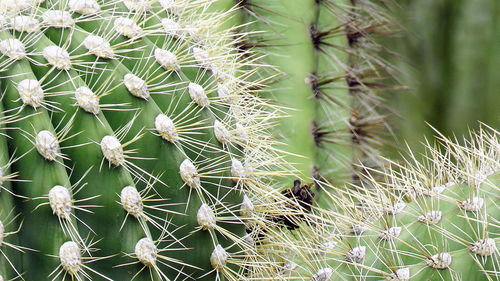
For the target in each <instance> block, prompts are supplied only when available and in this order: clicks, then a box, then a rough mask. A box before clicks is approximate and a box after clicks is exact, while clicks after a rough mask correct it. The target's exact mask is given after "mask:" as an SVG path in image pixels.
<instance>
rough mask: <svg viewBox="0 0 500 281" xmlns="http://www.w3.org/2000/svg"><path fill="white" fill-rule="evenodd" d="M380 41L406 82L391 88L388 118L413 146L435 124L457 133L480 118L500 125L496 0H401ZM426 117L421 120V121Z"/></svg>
mask: <svg viewBox="0 0 500 281" xmlns="http://www.w3.org/2000/svg"><path fill="white" fill-rule="evenodd" d="M397 3H398V4H399V5H400V7H398V9H395V10H396V11H397V17H396V18H397V19H398V20H399V22H398V24H399V26H398V27H397V28H399V29H401V32H398V33H397V34H396V35H395V36H394V38H391V39H390V40H388V41H387V42H385V43H384V44H385V46H386V47H387V48H388V49H391V50H393V51H395V52H396V53H397V54H398V55H396V56H393V57H392V58H390V60H392V61H393V63H394V64H395V66H397V67H398V68H399V69H400V71H401V74H399V75H398V76H399V78H400V79H401V81H400V83H402V84H403V85H405V86H408V87H409V90H404V91H398V92H397V93H395V94H394V95H389V98H388V102H389V103H390V105H391V107H392V108H393V109H394V110H395V111H396V112H397V113H398V114H399V115H400V117H399V118H394V119H393V121H392V126H393V128H394V134H395V135H396V137H397V138H398V140H399V141H403V140H406V141H407V142H408V143H409V144H410V145H411V147H414V148H418V147H421V146H419V145H416V144H417V143H418V142H421V141H422V140H423V135H425V136H427V137H430V136H432V135H434V132H433V131H432V130H431V129H430V128H429V126H427V125H426V124H425V122H428V123H429V124H430V125H432V126H433V127H435V128H436V129H438V130H439V131H440V132H442V133H443V134H445V135H448V136H452V135H453V134H454V135H456V136H457V137H460V136H461V135H464V134H467V131H468V130H469V129H474V128H477V127H478V125H479V123H478V120H480V121H482V122H484V123H486V124H489V125H490V126H492V127H494V128H496V129H497V130H498V129H500V1H499V0H413V1H412V0H402V1H397ZM424 121H425V122H424Z"/></svg>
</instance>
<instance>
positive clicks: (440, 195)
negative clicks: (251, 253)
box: [276, 128, 500, 281]
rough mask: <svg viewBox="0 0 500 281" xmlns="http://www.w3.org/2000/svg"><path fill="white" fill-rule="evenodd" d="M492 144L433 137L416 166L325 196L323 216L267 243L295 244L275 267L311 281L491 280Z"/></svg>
mask: <svg viewBox="0 0 500 281" xmlns="http://www.w3.org/2000/svg"><path fill="white" fill-rule="evenodd" d="M499 136H500V134H499V133H498V132H496V131H494V130H491V129H488V128H485V129H482V130H481V131H479V132H477V133H476V134H473V135H471V139H470V140H465V141H464V142H463V143H462V144H459V143H458V142H455V141H451V140H448V139H446V138H444V137H440V142H441V144H442V146H441V148H443V149H440V148H439V147H436V146H434V145H428V146H427V154H426V157H425V159H426V161H425V162H423V163H421V162H419V161H418V160H416V158H415V156H414V155H413V154H410V156H409V157H408V158H407V163H406V164H397V165H396V163H394V166H393V167H392V168H388V169H387V170H386V171H384V172H381V171H371V173H373V174H376V173H382V175H383V176H385V179H386V181H385V182H379V181H375V180H374V178H371V177H370V176H369V175H368V178H367V180H368V181H369V182H370V184H371V186H372V189H371V190H370V191H367V190H364V192H357V191H353V190H348V191H346V192H342V191H341V190H339V189H333V188H332V189H331V191H330V192H328V193H325V196H328V198H329V199H330V202H332V204H331V208H330V209H329V210H327V209H316V210H315V211H313V213H314V215H311V216H308V218H307V219H306V220H305V221H306V222H307V223H306V222H304V223H302V229H301V231H300V233H296V234H295V235H286V234H287V232H285V233H281V234H277V235H276V236H277V237H279V236H280V235H282V239H283V244H282V245H285V244H287V245H289V244H290V243H289V242H288V241H293V240H295V241H296V243H293V244H292V245H294V247H289V246H288V247H283V248H284V249H287V251H288V253H289V258H288V259H286V260H285V261H283V264H284V267H286V268H289V269H290V268H293V270H288V273H289V274H290V276H295V277H297V278H299V279H300V278H303V279H306V280H315V281H319V280H321V281H326V280H337V279H342V280H393V281H394V280H399V281H401V280H497V279H498V278H499V277H500V259H499V258H500V252H499V251H498V248H499V245H500V236H499V224H498V218H500V208H499V205H498V202H499V199H500V177H499V172H500V142H499ZM371 173H370V174H371ZM360 202H361V203H362V204H360ZM285 237H286V238H285ZM297 237H300V238H299V239H297Z"/></svg>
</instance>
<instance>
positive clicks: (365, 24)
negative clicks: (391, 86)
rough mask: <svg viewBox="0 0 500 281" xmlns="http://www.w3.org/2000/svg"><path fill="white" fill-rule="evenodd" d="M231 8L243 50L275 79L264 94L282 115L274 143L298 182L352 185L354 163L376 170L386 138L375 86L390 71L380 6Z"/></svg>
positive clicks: (386, 20)
mask: <svg viewBox="0 0 500 281" xmlns="http://www.w3.org/2000/svg"><path fill="white" fill-rule="evenodd" d="M237 2H238V3H239V5H240V7H241V11H242V14H243V16H242V17H243V22H244V23H246V25H244V26H243V27H242V30H244V31H245V32H246V33H248V35H247V37H246V38H247V41H248V42H249V43H248V44H247V45H246V46H245V47H246V48H248V47H249V46H253V47H255V48H256V49H258V50H260V51H261V52H262V53H264V54H266V55H267V56H266V58H264V61H266V62H267V63H269V64H271V65H275V66H276V67H277V68H278V70H280V71H282V73H283V75H282V77H283V78H282V79H281V80H280V81H278V82H277V83H276V84H274V85H272V87H271V88H270V90H271V91H272V92H271V95H272V96H273V98H274V99H275V100H277V102H278V104H279V105H281V106H282V107H283V108H284V109H283V110H284V112H285V114H287V115H289V118H285V119H283V120H282V121H281V124H280V126H279V130H277V138H279V139H281V140H282V141H283V142H284V146H283V150H285V151H287V152H288V153H289V154H291V155H290V156H289V157H288V158H287V159H288V161H289V162H291V163H294V164H295V168H296V169H297V170H298V171H299V172H300V174H299V176H300V177H301V178H303V179H307V178H311V177H313V178H314V179H315V180H316V182H317V183H319V182H321V181H322V180H323V179H327V180H328V181H329V182H333V183H339V184H341V183H343V182H345V181H346V180H351V181H353V182H357V181H358V179H359V177H358V174H359V173H360V172H362V171H360V170H359V169H358V167H359V166H358V164H360V163H363V164H364V165H365V166H378V165H380V162H381V159H380V152H379V151H378V150H379V148H380V146H381V145H382V144H383V143H384V142H385V138H386V136H387V135H388V134H389V130H388V129H387V121H386V119H385V117H386V116H385V115H386V114H385V113H386V109H385V108H384V107H385V106H384V101H383V93H382V91H381V90H383V89H385V87H386V86H388V85H384V84H383V82H380V80H381V79H383V78H386V76H387V74H388V73H391V72H393V71H394V70H393V69H392V66H391V65H390V64H388V62H387V61H385V60H384V59H383V58H382V57H381V56H380V51H381V48H380V46H379V44H378V41H377V37H379V36H380V35H381V34H382V35H385V34H386V33H388V32H390V31H391V28H390V25H391V22H392V19H391V17H390V15H389V14H388V13H387V9H386V7H385V5H386V4H384V3H378V2H379V1H345V0H319V1H313V0H308V1H280V0H275V1H261V0H247V1H237ZM387 4H389V3H387ZM389 6H390V5H389ZM253 22H255V24H254V23H253ZM265 74H266V75H267V73H265Z"/></svg>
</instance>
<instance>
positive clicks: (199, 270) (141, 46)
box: [0, 0, 286, 280]
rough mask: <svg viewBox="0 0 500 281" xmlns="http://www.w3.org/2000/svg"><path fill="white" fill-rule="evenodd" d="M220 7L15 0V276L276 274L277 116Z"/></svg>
mask: <svg viewBox="0 0 500 281" xmlns="http://www.w3.org/2000/svg"><path fill="white" fill-rule="evenodd" d="M212 2H213V1H210V0H193V1H184V0H161V1H132V0H131V1H129V0H127V1H94V0H69V1H64V0H63V1H58V0H46V1H32V0H22V1H20V0H19V1H18V0H16V1H8V0H1V1H0V12H1V14H0V25H1V31H0V53H1V57H0V84H1V104H2V107H3V110H1V112H2V115H3V116H2V119H1V121H2V124H1V129H2V132H1V136H0V155H1V157H0V159H1V161H2V162H1V167H2V169H1V170H0V172H1V174H0V179H1V183H2V190H1V191H0V200H1V202H2V204H1V206H0V216H1V217H0V220H1V223H0V247H1V248H0V249H1V252H2V255H1V256H0V260H1V262H0V264H1V267H0V270H1V271H0V274H1V278H3V280H12V279H15V278H18V279H19V278H21V279H26V280H94V279H95V280H104V279H106V280H188V279H192V278H194V279H200V280H242V279H245V278H247V277H248V278H253V277H252V276H259V278H262V279H266V280H267V279H272V278H274V277H273V276H274V275H276V271H275V270H268V268H269V267H271V265H272V263H271V262H270V261H268V260H266V257H265V256H264V255H261V253H259V252H257V251H255V250H253V246H252V244H251V243H250V244H249V243H248V241H247V240H248V239H247V235H246V233H245V225H246V224H248V223H254V224H260V225H265V224H266V223H269V222H272V221H270V220H269V216H268V213H269V212H271V213H275V214H277V215H279V212H280V210H279V209H273V208H274V207H273V205H272V204H270V203H272V202H275V201H276V199H277V198H279V197H280V196H281V195H280V194H279V192H277V191H276V189H275V188H273V187H272V185H273V181H274V180H275V176H276V175H280V174H281V173H282V171H286V170H285V169H283V167H280V166H279V165H277V164H276V163H278V161H277V159H279V158H280V155H279V154H277V153H276V150H275V149H274V148H273V141H272V140H271V139H270V137H269V133H268V131H269V129H270V128H271V127H272V126H273V122H274V121H273V120H274V118H275V117H276V115H275V114H274V113H273V112H274V111H275V109H274V108H273V107H272V106H269V104H267V103H266V102H265V101H264V100H262V99H261V98H259V97H257V96H256V95H254V94H253V92H252V91H253V90H252V89H254V88H255V85H259V83H260V81H259V80H255V79H254V78H255V76H253V73H254V72H255V71H256V69H259V68H261V67H262V66H260V65H258V64H256V63H255V62H254V61H253V57H252V55H247V56H241V55H239V54H237V53H235V52H233V47H232V46H233V45H234V43H235V42H234V40H235V39H234V38H238V36H235V34H236V33H235V32H234V30H231V29H226V28H224V22H225V20H226V18H227V17H228V14H229V12H218V11H216V12H213V11H214V10H213V9H211V8H210V6H211V4H212ZM236 40H238V39H236ZM281 198H284V197H283V196H281ZM252 202H255V203H252ZM281 211H283V210H281Z"/></svg>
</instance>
